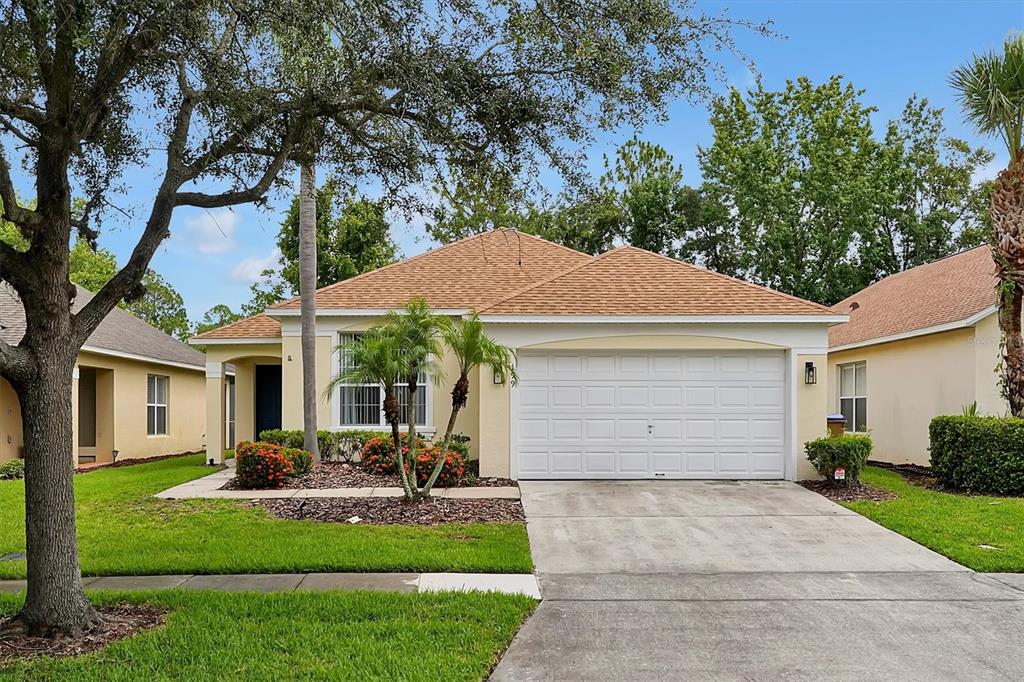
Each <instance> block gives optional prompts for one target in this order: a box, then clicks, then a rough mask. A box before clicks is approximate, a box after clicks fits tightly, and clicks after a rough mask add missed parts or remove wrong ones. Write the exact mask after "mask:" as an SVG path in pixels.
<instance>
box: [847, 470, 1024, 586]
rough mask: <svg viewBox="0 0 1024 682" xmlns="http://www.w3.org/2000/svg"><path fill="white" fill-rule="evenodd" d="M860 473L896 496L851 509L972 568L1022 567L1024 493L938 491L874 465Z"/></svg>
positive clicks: (1009, 570) (1014, 570) (1014, 569)
mask: <svg viewBox="0 0 1024 682" xmlns="http://www.w3.org/2000/svg"><path fill="white" fill-rule="evenodd" d="M861 478H862V479H863V481H864V482H865V483H870V484H871V485H874V486H877V487H879V488H885V489H886V490H891V491H892V492H894V493H896V495H898V497H897V498H896V499H894V500H887V501H885V502H851V503H848V504H846V506H847V507H849V508H850V509H852V510H854V511H856V512H858V513H859V514H863V515H864V516H866V517H868V518H869V519H871V520H872V521H875V522H876V523H879V524H881V525H883V526H885V527H886V528H889V529H891V530H894V531H896V532H897V533H899V534H901V535H905V536H907V537H908V538H910V539H911V540H914V541H915V542H918V543H920V544H922V545H924V546H925V547H929V548H931V549H933V550H935V551H936V552H939V553H940V554H944V555H945V556H947V557H949V558H950V559H952V560H953V561H956V562H958V563H960V564H963V565H964V566H967V567H969V568H973V569H974V570H976V571H987V572H1006V573H1022V572H1024V532H1022V530H1024V499H1022V498H1013V497H981V496H972V495H954V494H950V493H942V492H936V491H934V490H928V489H927V488H922V487H919V486H914V485H911V484H909V483H907V482H906V481H905V480H904V479H903V477H902V476H900V475H899V474H897V473H894V472H892V471H887V470H885V469H879V468H877V467H867V468H866V469H865V470H864V473H863V474H862V476H861ZM981 545H988V546H989V547H996V548H998V549H985V548H982V547H981Z"/></svg>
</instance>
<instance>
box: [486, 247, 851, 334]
mask: <svg viewBox="0 0 1024 682" xmlns="http://www.w3.org/2000/svg"><path fill="white" fill-rule="evenodd" d="M479 312H480V313H481V314H486V315H541V316H546V315H565V316H570V317H571V316H574V315H576V316H583V315H587V316H609V317H614V316H637V315H644V316H675V315H679V316H718V315H730V316H732V315H744V316H747V315H828V316H832V315H834V314H835V313H833V311H832V310H831V309H829V308H827V307H825V306H822V305H819V304H817V303H812V302H810V301H805V300H803V299H800V298H796V297H795V296H790V295H788V294H783V293H780V292H778V291H773V290H771V289H767V288H765V287H761V286H757V285H755V284H751V283H749V282H744V281H742V280H739V279H735V278H733V277H728V276H726V275H722V274H719V273H716V272H712V271H710V270H707V269H705V268H701V267H698V266H696V265H691V264H689V263H684V262H682V261H678V260H675V259H674V258H669V257H667V256H662V255H659V254H656V253H652V252H650V251H645V250H643V249H638V248H636V247H633V246H623V247H619V248H617V249H612V250H611V251H607V252H605V253H603V254H601V255H600V256H598V257H596V258H594V259H591V260H589V261H587V262H584V263H580V264H579V265H578V266H576V267H575V268H572V269H570V270H568V271H566V272H562V273H559V274H555V275H554V276H552V277H549V278H548V279H546V280H544V281H542V282H539V283H537V284H535V285H533V286H530V287H527V288H526V289H524V290H523V291H520V292H517V293H515V294H513V295H511V296H508V297H506V298H505V299H503V300H501V301H499V302H497V303H495V304H493V305H491V306H488V307H485V308H482V309H481V310H480V311H479Z"/></svg>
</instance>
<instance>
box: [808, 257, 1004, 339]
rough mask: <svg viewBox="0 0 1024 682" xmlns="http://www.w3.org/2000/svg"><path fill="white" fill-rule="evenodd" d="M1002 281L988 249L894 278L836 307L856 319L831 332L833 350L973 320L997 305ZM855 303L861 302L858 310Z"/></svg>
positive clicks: (836, 327)
mask: <svg viewBox="0 0 1024 682" xmlns="http://www.w3.org/2000/svg"><path fill="white" fill-rule="evenodd" d="M996 283H997V281H996V275H995V266H994V265H993V262H992V253H991V251H990V250H989V248H988V247H987V246H979V247H977V248H974V249H970V250H969V251H964V252H962V253H958V254H956V255H953V256H949V257H947V258H943V259H941V260H937V261H934V262H932V263H927V264H925V265H919V266H918V267H916V268H911V269H910V270H906V271H904V272H900V273H897V274H895V275H890V276H889V277H886V278H885V279H883V280H880V281H878V282H875V283H874V284H872V285H871V286H869V287H867V288H866V289H863V290H861V291H859V292H857V293H856V294H854V295H853V296H850V297H848V298H846V299H844V300H842V301H840V302H839V303H837V304H835V305H834V306H832V310H834V311H835V312H837V313H842V314H849V315H850V321H849V322H847V323H845V324H841V325H837V326H835V327H832V328H831V329H829V333H828V342H829V346H830V347H832V348H835V347H837V346H846V345H849V344H851V343H860V342H863V341H870V340H871V339H877V338H883V337H887V336H893V335H896V334H903V333H906V332H912V331H915V330H918V329H924V328H926V327H934V326H936V325H941V324H949V323H952V322H958V321H960V320H964V319H967V318H968V317H971V316H972V315H974V314H976V313H979V312H981V311H983V310H985V309H986V308H988V307H989V306H992V305H995V303H996ZM852 303H856V304H857V307H856V308H854V309H853V310H851V308H850V306H851V304H852Z"/></svg>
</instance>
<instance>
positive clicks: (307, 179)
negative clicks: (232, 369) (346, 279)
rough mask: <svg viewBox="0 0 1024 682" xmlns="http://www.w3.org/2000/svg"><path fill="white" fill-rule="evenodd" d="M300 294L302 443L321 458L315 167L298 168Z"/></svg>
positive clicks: (315, 456)
mask: <svg viewBox="0 0 1024 682" xmlns="http://www.w3.org/2000/svg"><path fill="white" fill-rule="evenodd" d="M299 297H300V306H301V311H300V312H301V315H302V321H301V325H302V330H301V333H302V338H301V345H302V429H303V439H302V447H303V449H304V450H306V451H308V452H309V453H310V455H312V457H313V462H315V463H319V462H320V443H319V441H318V440H317V437H316V431H317V429H316V168H315V167H314V166H313V163H312V162H311V161H308V160H306V161H304V162H303V163H302V165H301V167H300V170H299Z"/></svg>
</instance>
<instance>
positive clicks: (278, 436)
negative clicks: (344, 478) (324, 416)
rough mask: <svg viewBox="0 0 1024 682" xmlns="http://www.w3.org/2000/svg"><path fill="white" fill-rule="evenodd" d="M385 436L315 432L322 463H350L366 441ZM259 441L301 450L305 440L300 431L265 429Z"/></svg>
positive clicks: (362, 432) (367, 432)
mask: <svg viewBox="0 0 1024 682" xmlns="http://www.w3.org/2000/svg"><path fill="white" fill-rule="evenodd" d="M386 435H388V434H387V433H386V432H384V431H358V430H350V431H325V430H320V431H317V432H316V440H317V442H318V443H319V444H320V459H322V460H323V461H324V462H334V461H340V462H351V461H353V460H354V459H355V458H356V455H358V454H359V452H360V451H361V450H362V449H363V446H364V445H365V444H366V441H368V440H370V439H371V438H376V437H378V436H386ZM260 440H261V441H263V442H265V443H273V444H275V445H282V446H284V447H286V448H301V447H302V446H303V444H304V441H305V438H304V436H303V433H302V430H301V429H289V430H285V429H267V430H266V431H261V432H260Z"/></svg>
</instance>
